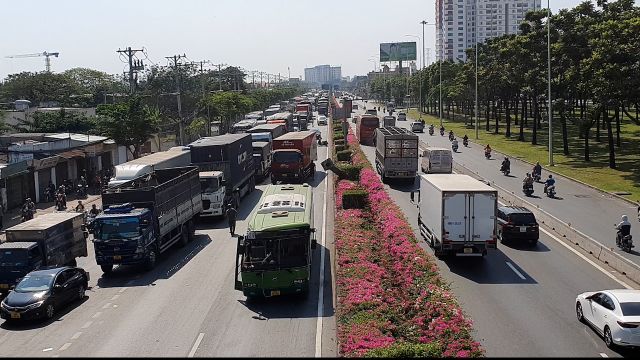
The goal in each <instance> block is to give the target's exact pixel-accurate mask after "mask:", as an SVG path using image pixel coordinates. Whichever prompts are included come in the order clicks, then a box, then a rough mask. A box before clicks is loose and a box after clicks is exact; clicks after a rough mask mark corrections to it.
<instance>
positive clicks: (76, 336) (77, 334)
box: [71, 331, 82, 340]
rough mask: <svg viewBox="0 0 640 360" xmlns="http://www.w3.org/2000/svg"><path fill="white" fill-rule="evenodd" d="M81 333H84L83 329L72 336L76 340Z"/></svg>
mask: <svg viewBox="0 0 640 360" xmlns="http://www.w3.org/2000/svg"><path fill="white" fill-rule="evenodd" d="M80 335H82V331H78V332H77V333H75V334H73V336H72V337H71V340H76V339H77V338H79V337H80Z"/></svg>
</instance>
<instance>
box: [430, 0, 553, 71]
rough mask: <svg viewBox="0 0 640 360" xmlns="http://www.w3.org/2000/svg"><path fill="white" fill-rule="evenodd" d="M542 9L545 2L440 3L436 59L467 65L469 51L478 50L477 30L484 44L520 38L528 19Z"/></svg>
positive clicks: (438, 0) (455, 0) (454, 0)
mask: <svg viewBox="0 0 640 360" xmlns="http://www.w3.org/2000/svg"><path fill="white" fill-rule="evenodd" d="M476 3H477V6H478V14H477V21H478V25H477V29H476ZM540 8H541V0H436V26H435V27H436V29H437V30H436V50H435V53H436V58H437V59H438V60H440V58H441V57H442V56H443V57H444V58H445V59H447V60H452V59H459V60H462V61H465V60H466V59H467V55H466V53H465V50H466V49H467V48H472V47H474V46H475V41H476V30H477V34H478V41H479V42H480V43H482V42H484V41H485V40H487V39H490V38H493V37H497V36H502V35H505V34H516V33H517V32H518V30H519V26H520V23H521V22H522V21H523V20H524V15H525V14H526V13H527V12H528V11H530V10H539V9H540ZM443 38H444V39H443ZM443 45H444V47H443Z"/></svg>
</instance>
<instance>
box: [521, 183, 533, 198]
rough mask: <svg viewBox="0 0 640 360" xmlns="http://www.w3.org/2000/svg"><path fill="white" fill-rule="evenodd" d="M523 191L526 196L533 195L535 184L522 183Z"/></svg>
mask: <svg viewBox="0 0 640 360" xmlns="http://www.w3.org/2000/svg"><path fill="white" fill-rule="evenodd" d="M522 192H523V193H524V194H525V195H526V196H531V195H533V185H532V184H524V185H522Z"/></svg>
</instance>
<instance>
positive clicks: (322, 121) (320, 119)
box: [318, 115, 327, 126]
mask: <svg viewBox="0 0 640 360" xmlns="http://www.w3.org/2000/svg"><path fill="white" fill-rule="evenodd" d="M320 125H327V117H326V116H324V115H320V116H318V126H320Z"/></svg>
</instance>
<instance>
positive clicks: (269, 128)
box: [247, 124, 287, 140]
mask: <svg viewBox="0 0 640 360" xmlns="http://www.w3.org/2000/svg"><path fill="white" fill-rule="evenodd" d="M265 132H267V133H270V134H271V139H272V140H273V139H275V138H277V137H280V136H281V135H284V134H285V133H286V132H287V129H286V127H285V126H284V125H283V124H262V125H258V126H255V127H253V128H251V129H249V130H248V131H247V133H248V134H256V133H265Z"/></svg>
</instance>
